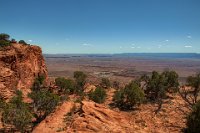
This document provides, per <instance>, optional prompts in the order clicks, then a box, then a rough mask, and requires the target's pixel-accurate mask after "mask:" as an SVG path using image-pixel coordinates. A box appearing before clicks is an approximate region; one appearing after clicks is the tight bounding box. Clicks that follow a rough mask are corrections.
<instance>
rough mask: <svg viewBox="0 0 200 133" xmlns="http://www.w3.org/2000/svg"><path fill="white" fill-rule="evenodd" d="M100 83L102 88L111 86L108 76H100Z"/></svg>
mask: <svg viewBox="0 0 200 133" xmlns="http://www.w3.org/2000/svg"><path fill="white" fill-rule="evenodd" d="M100 85H101V87H103V88H109V87H111V83H110V80H109V79H108V78H102V79H101V83H100Z"/></svg>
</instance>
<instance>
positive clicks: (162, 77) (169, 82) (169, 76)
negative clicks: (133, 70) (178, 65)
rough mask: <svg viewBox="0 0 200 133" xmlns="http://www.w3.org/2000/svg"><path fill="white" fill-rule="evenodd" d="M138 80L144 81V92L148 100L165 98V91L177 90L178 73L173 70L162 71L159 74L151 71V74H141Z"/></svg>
mask: <svg viewBox="0 0 200 133" xmlns="http://www.w3.org/2000/svg"><path fill="white" fill-rule="evenodd" d="M140 80H141V81H144V82H145V87H144V88H145V93H146V96H147V98H148V99H149V100H153V101H155V100H158V99H162V98H166V92H177V91H178V86H179V82H178V74H177V73H176V72H175V71H164V72H163V73H161V74H159V73H158V72H156V71H153V72H152V74H151V76H147V75H145V76H142V77H141V79H140Z"/></svg>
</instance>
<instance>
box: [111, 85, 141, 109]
mask: <svg viewBox="0 0 200 133" xmlns="http://www.w3.org/2000/svg"><path fill="white" fill-rule="evenodd" d="M144 100H145V95H144V92H143V90H142V89H141V88H140V86H139V85H138V84H137V83H136V82H134V81H133V82H131V83H129V84H128V85H126V86H125V88H124V89H121V90H118V91H116V92H115V95H114V97H113V101H114V103H115V105H116V106H117V107H119V108H121V109H131V108H132V107H134V106H135V105H138V104H141V103H142V102H144Z"/></svg>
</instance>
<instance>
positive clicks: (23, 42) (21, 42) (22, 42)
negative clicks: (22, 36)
mask: <svg viewBox="0 0 200 133" xmlns="http://www.w3.org/2000/svg"><path fill="white" fill-rule="evenodd" d="M19 43H20V44H24V45H27V43H26V42H25V41H24V40H20V41H19Z"/></svg>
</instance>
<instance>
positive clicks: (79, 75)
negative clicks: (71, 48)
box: [74, 71, 87, 93]
mask: <svg viewBox="0 0 200 133" xmlns="http://www.w3.org/2000/svg"><path fill="white" fill-rule="evenodd" d="M74 78H75V82H76V91H77V93H82V92H83V89H84V85H85V83H86V78H87V75H86V74H85V73H83V72H82V71H75V72H74Z"/></svg>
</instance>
